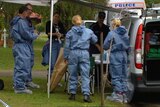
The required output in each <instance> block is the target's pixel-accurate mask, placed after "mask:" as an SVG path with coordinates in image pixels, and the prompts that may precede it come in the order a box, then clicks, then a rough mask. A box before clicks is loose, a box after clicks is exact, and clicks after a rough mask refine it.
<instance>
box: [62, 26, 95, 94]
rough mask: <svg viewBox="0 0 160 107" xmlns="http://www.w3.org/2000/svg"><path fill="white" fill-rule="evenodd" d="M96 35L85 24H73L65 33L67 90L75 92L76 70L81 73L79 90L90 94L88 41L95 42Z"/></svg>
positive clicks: (76, 82)
mask: <svg viewBox="0 0 160 107" xmlns="http://www.w3.org/2000/svg"><path fill="white" fill-rule="evenodd" d="M96 42H97V37H96V35H95V34H94V33H93V31H91V30H90V29H88V28H86V27H85V26H73V27H72V28H71V30H70V31H68V33H67V35H66V43H65V48H64V58H65V59H66V60H68V70H69V73H70V77H69V92H70V93H71V94H76V90H77V84H78V72H80V75H81V81H82V86H81V90H82V93H83V94H84V95H90V87H89V83H90V78H89V72H90V56H89V51H88V50H89V46H90V43H92V44H93V43H96Z"/></svg>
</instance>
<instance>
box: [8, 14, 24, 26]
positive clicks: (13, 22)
mask: <svg viewBox="0 0 160 107" xmlns="http://www.w3.org/2000/svg"><path fill="white" fill-rule="evenodd" d="M20 18H21V17H20V16H15V17H14V18H13V19H12V20H11V22H10V25H11V26H13V25H15V24H16V23H17V22H18V20H19V19H20Z"/></svg>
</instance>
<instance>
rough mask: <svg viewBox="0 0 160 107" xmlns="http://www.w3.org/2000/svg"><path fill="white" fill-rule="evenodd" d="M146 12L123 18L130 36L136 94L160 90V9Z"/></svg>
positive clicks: (131, 65) (132, 76) (131, 70)
mask: <svg viewBox="0 0 160 107" xmlns="http://www.w3.org/2000/svg"><path fill="white" fill-rule="evenodd" d="M144 13H145V14H143V15H142V16H140V17H131V18H127V19H126V18H124V19H123V20H122V23H123V24H124V25H126V27H127V28H128V31H129V32H128V33H129V36H130V47H131V52H130V55H129V59H130V65H129V72H130V73H131V78H130V79H131V82H132V83H133V85H134V90H135V94H136V92H146V91H148V92H151V91H152V92H160V18H159V16H158V13H160V11H159V10H155V9H149V10H147V11H146V12H144ZM152 13H153V14H152Z"/></svg>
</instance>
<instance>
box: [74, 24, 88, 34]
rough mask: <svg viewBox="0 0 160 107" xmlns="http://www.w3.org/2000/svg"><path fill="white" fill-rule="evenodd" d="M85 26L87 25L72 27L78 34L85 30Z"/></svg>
mask: <svg viewBox="0 0 160 107" xmlns="http://www.w3.org/2000/svg"><path fill="white" fill-rule="evenodd" d="M84 28H85V26H82V25H81V26H73V27H72V30H73V31H74V32H76V33H78V34H82V32H83V29H84Z"/></svg>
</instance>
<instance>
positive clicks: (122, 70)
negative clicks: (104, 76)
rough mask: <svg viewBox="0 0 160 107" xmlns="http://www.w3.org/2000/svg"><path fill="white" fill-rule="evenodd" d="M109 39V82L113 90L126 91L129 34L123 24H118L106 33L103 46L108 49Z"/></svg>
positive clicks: (117, 91) (116, 91)
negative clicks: (118, 25)
mask: <svg viewBox="0 0 160 107" xmlns="http://www.w3.org/2000/svg"><path fill="white" fill-rule="evenodd" d="M111 40H113V43H112V49H111V54H110V66H109V67H110V68H109V72H110V74H111V82H112V85H113V92H115V93H126V91H127V63H128V62H127V61H128V60H127V52H128V51H129V36H128V34H127V31H126V29H125V27H124V26H120V27H118V28H116V29H115V30H113V31H110V32H109V34H108V35H107V37H106V39H105V41H104V46H103V48H104V49H105V50H107V49H109V47H110V43H111Z"/></svg>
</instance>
